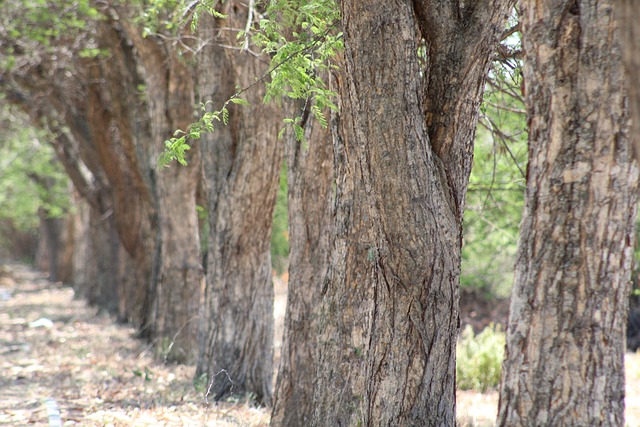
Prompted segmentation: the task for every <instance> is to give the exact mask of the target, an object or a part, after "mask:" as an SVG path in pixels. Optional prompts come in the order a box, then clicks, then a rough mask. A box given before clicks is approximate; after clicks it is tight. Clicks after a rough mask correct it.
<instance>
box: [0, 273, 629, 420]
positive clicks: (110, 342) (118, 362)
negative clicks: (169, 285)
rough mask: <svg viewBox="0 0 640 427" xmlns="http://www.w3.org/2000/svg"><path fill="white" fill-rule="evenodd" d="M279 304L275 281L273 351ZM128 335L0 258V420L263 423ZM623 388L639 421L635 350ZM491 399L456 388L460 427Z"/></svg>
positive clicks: (258, 412)
mask: <svg viewBox="0 0 640 427" xmlns="http://www.w3.org/2000/svg"><path fill="white" fill-rule="evenodd" d="M285 305H286V283H285V282H283V281H280V280H276V301H275V307H274V308H275V315H276V355H277V354H278V352H279V346H280V344H281V334H282V322H283V318H284V308H285ZM133 336H134V330H133V329H131V328H129V327H127V326H123V325H119V324H116V323H114V321H113V319H112V318H111V317H109V316H108V315H106V314H104V313H99V312H98V311H97V310H96V309H95V308H91V307H87V305H86V304H85V303H84V302H82V301H78V300H74V299H73V291H72V290H71V289H70V288H68V287H65V286H60V285H56V284H52V283H50V282H48V281H46V280H45V278H44V277H43V276H42V275H41V274H39V273H36V272H34V271H32V270H30V269H29V268H27V267H25V266H21V265H16V264H6V265H4V266H3V265H0V425H6V426H25V425H34V426H62V425H64V426H75V425H77V426H114V427H115V426H127V427H128V426H221V427H224V426H266V425H268V423H269V411H268V409H266V408H260V407H254V406H252V405H250V404H249V403H247V402H224V403H218V404H215V403H213V402H211V401H208V399H207V398H206V387H207V384H202V383H197V382H195V383H194V381H193V377H194V371H195V368H194V367H191V366H183V365H163V364H161V363H156V362H155V361H154V359H153V357H152V354H151V351H150V349H149V348H148V347H147V346H146V345H145V344H144V343H143V342H141V341H139V340H136V339H135V338H133ZM627 389H628V390H627V393H628V396H627V425H629V426H632V427H635V426H638V427H640V354H633V355H632V354H628V355H627ZM496 407H497V393H496V392H490V393H486V394H481V393H475V392H458V420H459V425H461V426H490V425H492V424H493V421H494V419H495V412H496ZM58 420H59V421H58Z"/></svg>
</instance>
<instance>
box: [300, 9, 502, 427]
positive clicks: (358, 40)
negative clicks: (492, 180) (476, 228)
mask: <svg viewBox="0 0 640 427" xmlns="http://www.w3.org/2000/svg"><path fill="white" fill-rule="evenodd" d="M509 5H510V2H509V1H480V2H475V3H474V4H473V5H469V4H465V5H464V6H461V5H460V4H459V2H457V1H451V2H449V1H444V2H429V1H422V2H420V1H415V2H414V3H413V4H408V3H403V2H388V1H382V0H380V1H375V2H368V3H366V4H364V3H362V2H355V1H347V0H345V1H342V2H341V8H342V17H343V31H344V42H345V54H344V61H343V62H342V75H341V76H340V78H339V79H338V85H339V95H340V105H339V106H340V111H341V112H342V114H341V115H340V117H339V122H338V135H337V137H336V138H335V140H334V152H335V155H334V159H335V161H336V187H337V188H336V192H337V196H336V199H337V200H336V204H337V217H336V230H335V232H336V241H335V245H334V250H333V253H332V262H331V266H330V268H329V273H328V275H327V278H326V282H325V287H324V289H323V295H324V299H323V301H322V314H321V318H320V320H319V325H320V331H321V332H320V335H319V344H318V346H319V352H320V357H319V367H318V377H317V379H316V381H317V382H316V387H315V393H314V413H313V419H312V424H313V425H318V426H319V425H434V426H435V425H454V424H455V345H456V338H457V332H458V317H459V316H458V286H459V274H460V247H461V236H462V212H463V207H464V198H465V193H466V187H467V183H468V178H469V172H470V169H471V162H472V149H473V137H474V132H475V125H476V122H477V117H478V108H479V105H480V102H481V98H482V92H483V87H484V81H485V77H486V73H487V68H488V63H489V58H490V54H491V52H492V50H493V49H494V48H495V46H496V43H497V33H498V32H499V29H500V28H501V26H502V23H503V20H504V18H505V14H506V12H507V11H508V10H509ZM421 40H424V43H425V45H426V48H427V52H428V54H427V57H426V58H419V57H418V47H419V42H420V41H421ZM419 76H422V77H423V80H422V81H421V79H420V78H419ZM425 113H426V114H425Z"/></svg>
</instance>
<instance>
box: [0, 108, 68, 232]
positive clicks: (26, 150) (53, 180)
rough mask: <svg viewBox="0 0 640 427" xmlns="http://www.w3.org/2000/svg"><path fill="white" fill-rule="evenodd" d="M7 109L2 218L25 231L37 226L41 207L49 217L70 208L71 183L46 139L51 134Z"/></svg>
mask: <svg viewBox="0 0 640 427" xmlns="http://www.w3.org/2000/svg"><path fill="white" fill-rule="evenodd" d="M8 110H9V109H8V108H5V109H4V111H3V116H4V117H6V118H7V119H5V120H4V121H3V123H2V126H1V128H2V131H0V188H2V191H0V221H2V222H5V223H8V224H11V228H12V229H13V230H15V231H19V232H24V233H26V232H29V231H32V230H35V229H37V227H38V210H39V209H43V210H44V212H45V213H46V214H47V215H48V216H50V217H59V216H61V215H63V214H64V213H65V212H67V211H68V209H69V192H68V188H69V184H68V179H67V177H66V175H65V174H64V171H63V170H62V167H61V166H60V164H59V163H57V161H56V160H55V153H54V152H53V149H52V147H51V146H50V145H49V144H46V143H45V142H43V141H46V138H48V137H49V135H47V134H46V133H45V132H44V131H40V130H37V129H34V128H33V127H31V126H28V125H26V124H25V122H24V120H23V119H22V118H21V117H20V116H19V115H18V114H15V113H14V112H10V111H8ZM0 237H4V239H3V240H9V239H10V236H0Z"/></svg>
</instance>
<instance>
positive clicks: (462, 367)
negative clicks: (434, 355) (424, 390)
mask: <svg viewBox="0 0 640 427" xmlns="http://www.w3.org/2000/svg"><path fill="white" fill-rule="evenodd" d="M504 346H505V335H504V332H502V330H501V328H500V326H499V325H498V326H495V325H493V324H491V325H489V326H487V327H486V328H485V329H484V330H483V331H482V332H480V333H479V334H478V335H474V333H473V329H472V328H471V326H469V325H467V326H466V327H465V329H464V331H462V335H461V337H460V339H459V340H458V346H457V350H456V357H457V364H456V383H457V386H458V388H459V389H461V390H477V391H481V392H483V393H484V392H485V391H487V390H489V389H492V388H496V387H498V385H499V384H500V372H501V369H502V359H503V358H504Z"/></svg>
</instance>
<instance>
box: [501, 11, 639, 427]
mask: <svg viewBox="0 0 640 427" xmlns="http://www.w3.org/2000/svg"><path fill="white" fill-rule="evenodd" d="M613 15H614V14H613V13H612V10H611V2H607V1H600V2H593V1H573V0H572V1H561V2H559V1H551V0H548V1H539V2H537V3H536V4H527V3H525V4H523V10H522V29H523V34H524V37H523V45H524V50H525V52H526V56H525V67H524V76H525V80H526V81H527V95H526V104H527V109H528V113H529V128H530V129H529V145H530V149H529V168H528V179H527V192H526V204H525V211H524V217H523V223H522V228H521V236H520V242H519V248H518V256H517V262H516V273H515V283H514V289H513V294H512V300H511V313H510V317H509V324H508V330H507V350H506V355H505V361H504V364H503V373H502V382H501V390H500V404H499V415H498V425H501V426H531V425H536V426H542V425H549V426H551V425H566V426H586V425H589V426H592V425H599V426H621V425H624V370H623V364H624V362H623V360H624V346H625V324H626V313H627V304H628V292H629V284H630V273H631V266H632V263H633V247H634V239H635V238H634V230H635V216H636V206H637V195H636V192H637V180H638V168H637V164H636V163H635V162H634V161H633V157H632V150H631V145H630V143H629V140H628V137H627V132H628V128H629V120H628V115H627V111H626V110H625V99H624V92H623V69H622V67H621V60H622V58H621V51H620V46H619V42H618V34H617V31H616V25H615V22H614V19H613Z"/></svg>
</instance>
